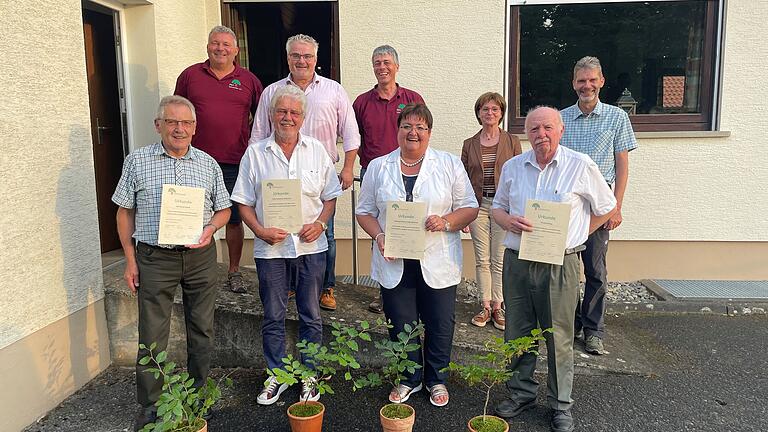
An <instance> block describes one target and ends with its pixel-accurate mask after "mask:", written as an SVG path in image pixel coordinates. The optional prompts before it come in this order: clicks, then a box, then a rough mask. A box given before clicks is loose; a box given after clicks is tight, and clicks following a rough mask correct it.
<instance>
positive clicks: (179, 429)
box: [139, 343, 234, 432]
mask: <svg viewBox="0 0 768 432" xmlns="http://www.w3.org/2000/svg"><path fill="white" fill-rule="evenodd" d="M139 348H141V349H145V350H147V351H148V352H149V354H147V355H146V356H144V357H142V358H141V359H139V364H140V365H142V366H147V365H150V366H151V367H149V368H147V369H146V370H145V371H144V372H147V373H151V374H154V376H155V379H159V378H160V377H162V378H163V392H162V394H161V395H160V398H159V399H158V400H157V402H156V403H155V406H157V420H155V422H154V423H149V424H147V425H146V426H144V428H142V432H207V431H208V424H207V423H206V421H205V416H206V414H207V413H208V411H209V410H210V409H211V407H212V406H213V404H215V403H216V401H218V400H219V399H220V398H221V384H222V383H224V384H225V385H226V386H227V387H231V386H232V379H231V378H229V376H230V375H231V374H232V373H233V372H234V371H232V372H230V373H228V374H226V375H225V376H223V377H222V378H220V379H219V380H218V381H214V380H213V379H211V378H210V377H209V378H207V379H206V380H205V384H204V385H202V386H200V387H196V386H195V385H194V382H195V379H194V378H192V377H190V376H189V373H187V372H178V371H175V369H176V363H174V362H172V361H167V358H168V353H167V352H166V351H161V352H159V353H157V354H155V352H154V350H155V349H156V348H157V344H156V343H152V344H151V345H150V346H149V348H147V346H146V345H144V344H139Z"/></svg>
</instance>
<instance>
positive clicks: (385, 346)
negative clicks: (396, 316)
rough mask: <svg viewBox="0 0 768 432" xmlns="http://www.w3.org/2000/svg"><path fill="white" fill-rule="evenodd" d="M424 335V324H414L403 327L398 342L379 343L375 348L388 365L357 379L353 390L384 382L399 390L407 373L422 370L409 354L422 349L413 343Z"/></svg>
mask: <svg viewBox="0 0 768 432" xmlns="http://www.w3.org/2000/svg"><path fill="white" fill-rule="evenodd" d="M387 328H392V325H391V324H389V323H388V324H387ZM423 334H424V324H422V323H417V322H413V324H405V325H404V326H403V331H401V332H400V333H398V335H397V340H394V341H393V340H389V339H386V340H383V341H377V342H376V343H375V346H376V348H377V349H378V350H379V353H380V354H381V356H382V357H383V358H384V359H385V360H386V361H387V363H386V364H385V365H384V366H382V368H381V371H380V373H379V372H369V373H368V374H367V375H365V376H362V377H360V378H357V379H355V380H354V383H353V387H352V389H353V390H359V389H362V388H365V387H378V386H380V385H382V384H383V383H384V382H386V383H388V384H390V385H391V386H392V388H397V387H398V386H399V385H400V383H401V382H402V381H403V380H404V379H405V373H406V372H408V373H409V374H413V373H415V372H416V369H420V368H421V365H420V364H418V363H416V362H414V361H413V360H410V359H409V358H408V353H410V352H412V351H416V350H418V349H420V347H419V345H418V344H415V343H412V342H411V341H412V340H414V339H418V338H420V337H421V336H422V335H423ZM408 413H410V411H409V412H408Z"/></svg>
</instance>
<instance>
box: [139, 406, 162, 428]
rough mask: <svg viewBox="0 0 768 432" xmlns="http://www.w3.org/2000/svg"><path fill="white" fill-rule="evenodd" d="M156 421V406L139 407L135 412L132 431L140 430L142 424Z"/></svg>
mask: <svg viewBox="0 0 768 432" xmlns="http://www.w3.org/2000/svg"><path fill="white" fill-rule="evenodd" d="M155 421H157V407H155V406H150V407H141V408H139V412H138V413H136V418H135V419H134V420H133V430H134V432H138V431H140V430H141V429H142V428H143V427H144V426H146V425H148V424H149V423H154V422H155Z"/></svg>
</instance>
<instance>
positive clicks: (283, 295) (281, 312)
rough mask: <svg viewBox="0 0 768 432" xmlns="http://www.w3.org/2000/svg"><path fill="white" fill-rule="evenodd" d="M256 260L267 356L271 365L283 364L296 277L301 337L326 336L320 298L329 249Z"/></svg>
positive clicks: (317, 340)
mask: <svg viewBox="0 0 768 432" xmlns="http://www.w3.org/2000/svg"><path fill="white" fill-rule="evenodd" d="M255 261H256V272H257V273H258V276H259V297H261V303H262V305H264V321H263V323H262V326H261V337H262V346H263V348H264V357H265V359H266V361H267V366H268V367H269V368H270V369H274V368H282V367H283V357H285V310H286V304H287V303H288V288H289V286H291V283H290V282H291V281H295V285H294V286H295V287H296V288H295V289H296V309H297V310H298V312H299V340H306V341H308V342H315V343H321V342H322V340H323V321H322V317H321V316H320V306H319V301H320V291H321V288H322V283H323V273H324V272H325V252H320V253H316V254H311V255H302V256H300V257H297V258H269V259H264V258H256V260H255ZM303 360H304V359H302V361H303Z"/></svg>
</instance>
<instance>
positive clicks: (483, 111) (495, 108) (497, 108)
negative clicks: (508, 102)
mask: <svg viewBox="0 0 768 432" xmlns="http://www.w3.org/2000/svg"><path fill="white" fill-rule="evenodd" d="M489 111H490V112H492V113H494V114H498V113H500V112H501V108H499V107H491V108H485V107H484V108H481V109H480V112H482V113H487V112H489Z"/></svg>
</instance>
